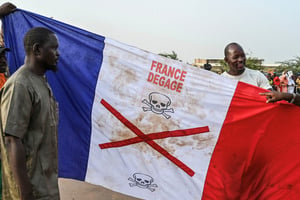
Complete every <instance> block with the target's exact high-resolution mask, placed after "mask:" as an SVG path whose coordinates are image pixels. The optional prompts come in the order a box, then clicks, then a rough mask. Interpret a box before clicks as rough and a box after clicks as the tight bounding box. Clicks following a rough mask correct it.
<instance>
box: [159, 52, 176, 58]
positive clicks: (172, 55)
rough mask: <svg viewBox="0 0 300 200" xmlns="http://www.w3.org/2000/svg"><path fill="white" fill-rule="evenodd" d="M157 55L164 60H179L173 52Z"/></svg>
mask: <svg viewBox="0 0 300 200" xmlns="http://www.w3.org/2000/svg"><path fill="white" fill-rule="evenodd" d="M158 55H160V56H163V57H166V58H171V59H173V60H179V58H178V56H177V53H175V51H172V53H159V54H158Z"/></svg>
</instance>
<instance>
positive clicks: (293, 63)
mask: <svg viewBox="0 0 300 200" xmlns="http://www.w3.org/2000/svg"><path fill="white" fill-rule="evenodd" d="M279 64H280V65H279V67H278V68H277V69H276V72H282V71H284V70H287V71H293V72H294V73H300V56H297V57H295V58H294V59H290V60H286V61H283V62H279Z"/></svg>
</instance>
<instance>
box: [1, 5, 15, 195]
mask: <svg viewBox="0 0 300 200" xmlns="http://www.w3.org/2000/svg"><path fill="white" fill-rule="evenodd" d="M15 10H16V6H15V5H14V4H12V3H9V2H7V3H4V4H2V5H1V6H0V18H1V19H2V17H4V16H5V15H8V14H10V13H12V12H14V11H15ZM8 51H10V49H9V48H5V45H4V40H3V35H2V29H1V34H0V89H1V88H2V87H3V85H4V83H5V82H6V80H7V78H8V77H9V69H8V65H7V60H6V52H8ZM0 161H1V156H0ZM1 171H2V170H1V162H0V200H1V199H2V178H1V177H2V175H1V174H2V172H1Z"/></svg>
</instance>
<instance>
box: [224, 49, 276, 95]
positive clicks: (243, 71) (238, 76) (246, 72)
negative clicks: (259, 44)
mask: <svg viewBox="0 0 300 200" xmlns="http://www.w3.org/2000/svg"><path fill="white" fill-rule="evenodd" d="M224 54H225V58H224V60H225V62H226V63H227V64H228V66H229V71H227V72H226V71H225V72H223V73H222V74H221V76H224V77H227V78H230V79H234V80H237V81H242V82H245V83H248V84H252V85H255V86H258V87H261V88H264V89H267V90H272V86H271V85H270V84H269V81H268V79H267V78H266V76H265V75H264V74H263V73H261V72H260V71H257V70H252V69H249V68H247V67H246V55H245V53H244V50H243V48H242V47H241V46H240V45H239V44H238V43H230V44H228V45H227V46H226V47H225V49H224Z"/></svg>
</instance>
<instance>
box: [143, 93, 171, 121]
mask: <svg viewBox="0 0 300 200" xmlns="http://www.w3.org/2000/svg"><path fill="white" fill-rule="evenodd" d="M148 99H149V101H148V100H147V99H144V100H143V101H142V103H144V104H146V105H147V106H148V107H143V111H145V112H146V111H152V112H153V113H155V114H160V115H163V116H164V117H165V118H166V119H169V118H170V117H171V116H170V115H168V114H166V112H171V113H174V110H173V108H168V107H169V106H170V105H171V99H170V98H169V97H168V96H166V95H164V94H160V93H158V92H151V93H150V94H149V97H148Z"/></svg>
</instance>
